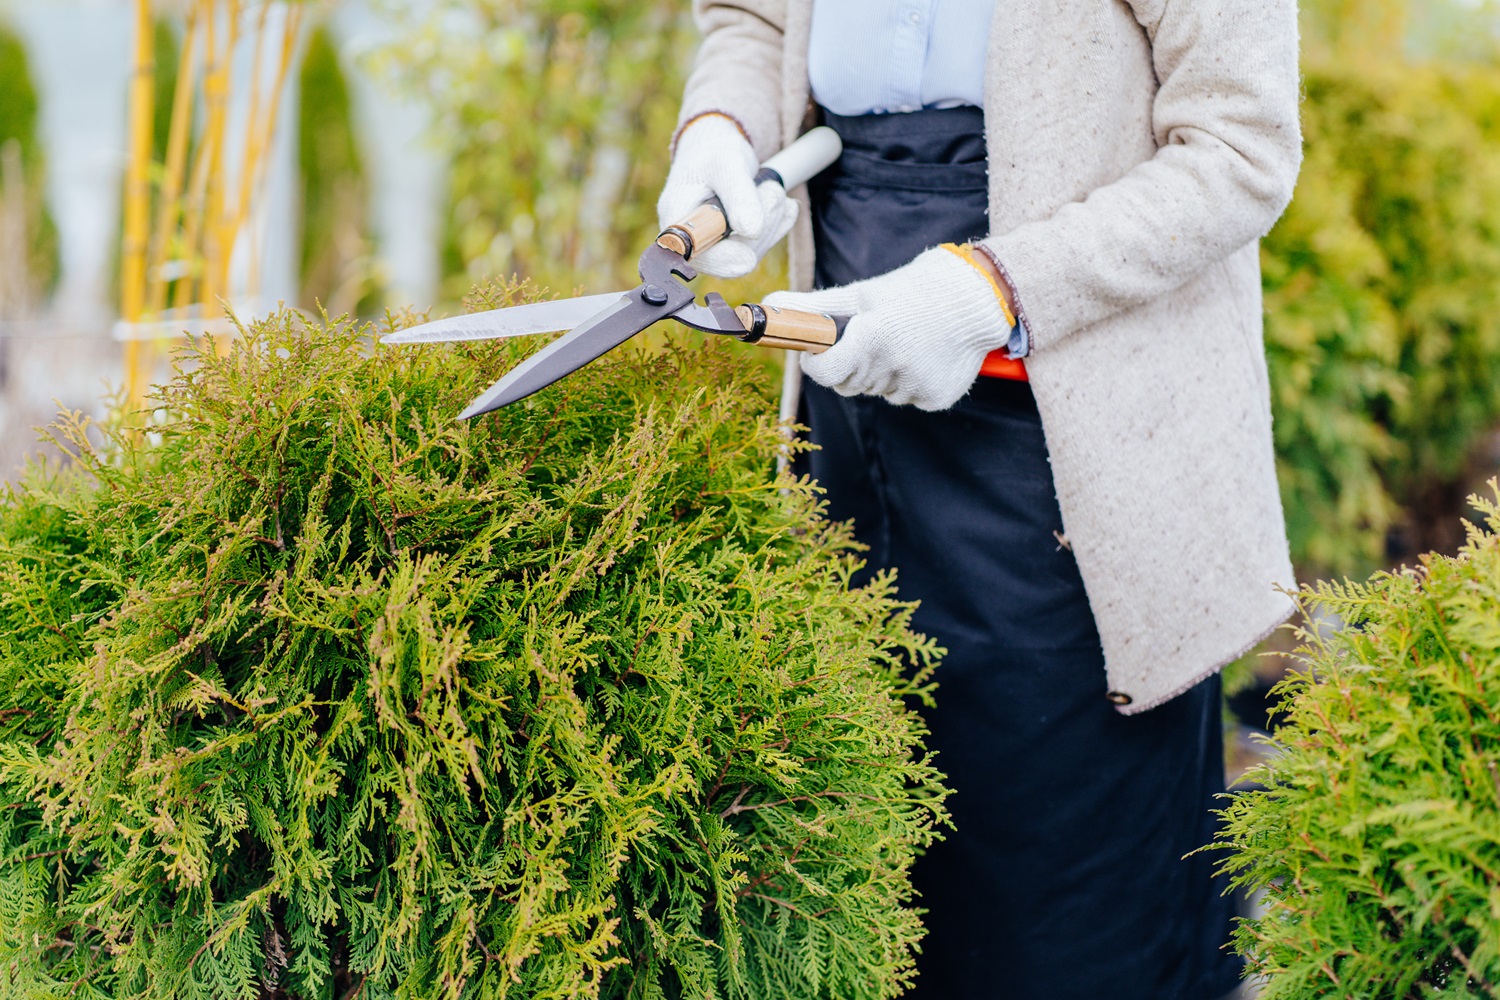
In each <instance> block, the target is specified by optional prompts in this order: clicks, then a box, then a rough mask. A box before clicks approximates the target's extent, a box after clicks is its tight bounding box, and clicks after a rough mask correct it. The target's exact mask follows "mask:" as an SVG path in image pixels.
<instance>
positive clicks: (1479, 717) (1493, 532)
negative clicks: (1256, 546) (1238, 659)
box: [1225, 503, 1500, 1000]
mask: <svg viewBox="0 0 1500 1000" xmlns="http://www.w3.org/2000/svg"><path fill="white" fill-rule="evenodd" d="M1481 510H1482V511H1483V513H1484V514H1485V522H1486V525H1487V526H1486V528H1484V529H1480V528H1471V529H1470V532H1469V539H1468V543H1467V544H1466V545H1465V547H1464V548H1463V550H1462V552H1461V553H1460V554H1459V555H1458V556H1457V557H1456V558H1447V557H1428V558H1427V559H1425V560H1424V561H1423V564H1422V566H1421V568H1420V569H1416V570H1404V571H1402V572H1399V573H1393V574H1384V573H1383V574H1380V575H1377V576H1376V577H1374V578H1373V579H1372V580H1371V581H1369V582H1368V583H1362V584H1342V585H1331V584H1323V585H1320V586H1319V588H1318V589H1317V590H1316V591H1315V592H1314V591H1308V592H1307V593H1306V594H1305V595H1304V597H1305V603H1306V604H1308V605H1309V606H1310V607H1311V609H1313V610H1315V611H1317V612H1320V613H1322V614H1323V615H1333V616H1336V617H1337V618H1338V619H1342V621H1343V622H1344V623H1346V627H1344V628H1342V629H1341V630H1339V631H1337V632H1335V633H1333V634H1329V635H1324V636H1321V637H1309V644H1308V646H1307V648H1306V649H1305V650H1304V652H1305V654H1306V656H1307V667H1308V669H1307V670H1306V671H1304V672H1301V673H1298V674H1296V675H1294V676H1292V677H1291V678H1290V679H1289V680H1287V681H1286V682H1285V683H1284V684H1283V686H1282V691H1283V693H1284V694H1285V696H1286V701H1285V703H1284V706H1283V707H1284V710H1285V712H1286V720H1287V725H1286V726H1285V728H1283V729H1281V730H1279V731H1278V732H1277V734H1276V736H1275V737H1274V738H1273V748H1274V750H1275V753H1274V755H1273V756H1272V758H1271V759H1270V761H1269V762H1268V763H1267V764H1265V765H1263V766H1262V767H1261V768H1260V769H1259V771H1258V773H1256V774H1254V775H1253V777H1254V778H1256V779H1257V780H1258V781H1259V782H1261V783H1263V784H1264V785H1265V790H1264V791H1252V792H1247V793H1244V794H1240V795H1238V796H1236V797H1235V798H1234V800H1233V802H1232V804H1231V805H1230V807H1229V809H1228V812H1227V815H1228V825H1227V833H1226V838H1225V839H1226V841H1227V845H1228V846H1230V847H1232V848H1233V850H1234V853H1233V854H1232V855H1230V857H1229V860H1228V862H1227V867H1228V868H1229V869H1230V870H1231V871H1233V872H1234V873H1235V874H1236V877H1237V879H1238V881H1239V883H1240V884H1242V885H1246V886H1249V887H1251V888H1256V889H1264V890H1265V891H1266V899H1267V904H1268V908H1267V911H1266V912H1265V914H1264V915H1263V916H1261V917H1260V918H1258V919H1255V920H1251V921H1248V922H1246V923H1245V924H1243V925H1242V926H1241V928H1240V930H1239V932H1238V945H1239V947H1240V949H1241V950H1242V951H1243V952H1244V953H1245V954H1247V955H1248V956H1249V957H1250V958H1251V959H1252V961H1253V964H1254V965H1256V966H1258V968H1259V970H1260V971H1261V972H1263V973H1266V974H1268V975H1269V977H1270V979H1269V983H1268V985H1267V986H1266V989H1265V991H1264V992H1263V993H1262V994H1261V997H1262V1000H1304V998H1306V1000H1311V998H1314V997H1328V998H1334V997H1337V998H1349V1000H1354V998H1358V1000H1407V998H1422V997H1433V998H1436V997H1444V998H1476V1000H1481V998H1483V1000H1493V998H1495V997H1500V535H1497V532H1500V507H1496V506H1495V505H1493V504H1487V503H1486V504H1482V505H1481Z"/></svg>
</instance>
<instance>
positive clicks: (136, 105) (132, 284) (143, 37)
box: [120, 0, 156, 410]
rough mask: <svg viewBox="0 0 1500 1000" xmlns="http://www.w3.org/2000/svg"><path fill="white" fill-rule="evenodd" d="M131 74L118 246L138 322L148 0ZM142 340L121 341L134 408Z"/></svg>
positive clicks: (146, 215) (145, 183)
mask: <svg viewBox="0 0 1500 1000" xmlns="http://www.w3.org/2000/svg"><path fill="white" fill-rule="evenodd" d="M135 9H136V38H135V75H134V76H133V77H132V79H131V81H130V153H129V156H130V159H129V161H128V164H127V167H126V173H125V234H124V235H125V239H124V244H123V246H122V248H121V250H122V253H121V267H120V316H121V318H122V319H123V320H124V321H125V322H126V323H139V322H140V321H141V314H142V313H143V311H144V309H145V296H146V253H147V249H148V246H147V239H148V231H147V229H148V227H149V226H150V219H151V125H152V120H151V119H152V110H153V103H154V98H155V94H154V90H155V78H156V64H155V52H154V48H155V42H156V37H155V25H154V23H153V21H152V18H151V0H136V5H135ZM144 375H145V373H144V371H143V370H142V365H141V345H140V344H139V343H138V342H136V341H129V342H127V343H126V345H125V392H126V398H127V400H128V402H129V405H130V407H131V409H132V410H136V409H139V408H140V406H141V405H142V404H143V403H144V401H145V378H144Z"/></svg>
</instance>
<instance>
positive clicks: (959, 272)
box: [765, 247, 1011, 410]
mask: <svg viewBox="0 0 1500 1000" xmlns="http://www.w3.org/2000/svg"><path fill="white" fill-rule="evenodd" d="M765 304H766V305H768V306H777V307H778V308H782V309H801V310H804V311H806V312H816V313H825V314H827V315H829V316H851V317H853V318H852V319H851V320H850V321H849V326H848V328H847V329H846V330H845V331H844V336H843V338H842V339H841V340H840V341H839V342H838V343H837V344H835V345H834V346H833V347H830V348H829V349H828V350H827V351H824V352H823V353H822V354H806V355H803V356H802V370H803V371H804V372H806V373H807V375H808V377H809V378H811V379H812V380H813V381H814V382H817V383H818V384H819V385H825V386H827V387H828V388H830V389H832V390H834V391H835V392H837V393H839V394H841V395H844V396H859V395H870V396H884V397H885V398H886V399H887V400H889V401H890V402H892V403H895V404H897V405H903V406H904V405H911V406H915V407H917V408H918V409H922V410H946V409H948V408H949V407H950V406H952V405H953V404H954V403H956V402H958V401H959V400H960V399H961V398H963V395H964V394H965V393H966V392H968V391H969V387H970V386H972V385H973V384H974V380H975V379H976V378H978V377H979V368H980V366H981V365H983V364H984V358H985V355H987V354H989V353H990V352H991V351H993V350H996V349H997V348H1000V347H1004V346H1005V344H1006V341H1007V340H1008V339H1009V337H1010V329H1011V324H1010V322H1009V320H1008V319H1007V317H1006V315H1005V310H1004V308H1003V307H1002V306H1001V304H1000V299H999V297H998V296H997V295H996V290H995V286H994V285H992V284H991V283H990V280H989V279H988V278H987V277H985V276H984V275H983V274H982V273H980V271H979V270H978V269H976V268H975V267H974V266H973V265H972V264H970V263H968V262H967V261H965V260H964V259H963V258H962V257H960V256H958V254H956V253H954V252H952V251H951V250H948V249H945V248H943V247H934V248H933V249H931V250H927V251H924V252H923V253H922V254H920V255H919V256H918V257H917V258H916V259H915V260H913V261H912V262H911V263H910V264H907V265H905V266H904V267H900V268H897V269H896V270H894V271H892V272H890V273H889V274H883V275H881V276H880V277H878V278H871V279H869V280H868V281H857V282H855V283H854V284H852V285H844V286H843V287H842V288H828V289H825V290H823V291H821V292H776V293H774V294H772V295H769V296H767V297H766V301H765Z"/></svg>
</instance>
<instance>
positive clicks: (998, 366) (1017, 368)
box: [979, 347, 1031, 382]
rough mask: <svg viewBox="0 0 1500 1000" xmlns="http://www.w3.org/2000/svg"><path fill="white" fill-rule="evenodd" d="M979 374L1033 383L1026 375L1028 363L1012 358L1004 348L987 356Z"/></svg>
mask: <svg viewBox="0 0 1500 1000" xmlns="http://www.w3.org/2000/svg"><path fill="white" fill-rule="evenodd" d="M979 374H981V375H988V376H989V377H990V378H1008V379H1010V380H1011V381H1013V382H1030V381H1031V378H1030V377H1029V376H1028V375H1027V374H1026V363H1025V362H1024V361H1022V360H1021V359H1020V358H1013V357H1011V356H1010V355H1009V354H1008V353H1006V350H1005V348H1003V347H1002V348H1000V349H999V350H998V351H991V352H990V353H989V354H987V355H985V359H984V364H983V365H980V367H979Z"/></svg>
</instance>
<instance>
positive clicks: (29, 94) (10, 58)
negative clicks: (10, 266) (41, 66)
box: [0, 27, 58, 308]
mask: <svg viewBox="0 0 1500 1000" xmlns="http://www.w3.org/2000/svg"><path fill="white" fill-rule="evenodd" d="M38 113H39V105H38V101H37V92H36V85H35V83H34V82H33V80H32V76H31V64H30V60H29V59H28V58H27V56H26V49H25V47H24V46H23V44H22V42H21V39H20V37H19V36H17V35H16V34H15V33H14V32H13V31H11V30H10V29H9V28H5V27H0V148H3V147H4V146H5V145H6V144H8V143H11V142H14V143H16V145H17V147H18V148H19V151H20V159H21V179H22V184H23V185H24V187H25V195H24V197H25V202H26V220H25V225H26V234H25V241H26V246H27V261H26V270H27V274H26V276H25V279H24V284H25V285H27V286H29V293H30V294H29V295H28V296H27V297H28V298H30V299H31V300H32V302H35V300H36V299H37V298H39V297H40V296H41V295H44V294H46V293H48V292H50V291H51V290H52V288H53V286H54V285H55V284H56V283H57V276H58V244H57V227H56V226H55V225H54V224H53V221H52V217H51V215H50V214H49V213H48V211H47V207H46V203H45V200H44V185H45V180H46V159H45V157H44V155H43V152H42V143H41V139H40V138H39V137H38V135H37V115H38ZM4 183H5V182H4V178H0V188H3V186H4ZM8 284H10V285H11V287H14V283H13V282H11V283H8ZM18 305H20V306H23V307H24V305H25V303H10V304H9V305H8V308H15V307H16V306H18Z"/></svg>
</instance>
